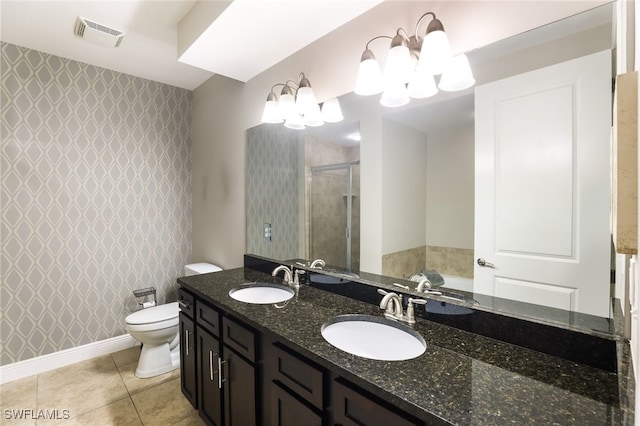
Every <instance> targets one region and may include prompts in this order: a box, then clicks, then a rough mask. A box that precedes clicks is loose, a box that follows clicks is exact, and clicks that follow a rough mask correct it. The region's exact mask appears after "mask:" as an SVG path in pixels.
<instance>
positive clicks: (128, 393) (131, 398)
mask: <svg viewBox="0 0 640 426" xmlns="http://www.w3.org/2000/svg"><path fill="white" fill-rule="evenodd" d="M111 359H112V360H113V363H114V364H115V366H116V370H118V375H119V376H120V380H122V384H123V385H124V388H125V389H126V390H127V395H128V397H129V401H131V405H132V406H133V409H134V410H135V411H136V416H138V421H139V422H140V424H141V425H143V426H144V422H143V421H142V417H141V416H140V412H139V411H138V407H137V406H136V403H135V402H134V401H133V397H132V395H131V391H130V390H129V387H128V386H127V383H126V382H125V381H124V377H123V376H122V372H121V371H120V367H118V363H116V360H115V359H114V358H113V354H111Z"/></svg>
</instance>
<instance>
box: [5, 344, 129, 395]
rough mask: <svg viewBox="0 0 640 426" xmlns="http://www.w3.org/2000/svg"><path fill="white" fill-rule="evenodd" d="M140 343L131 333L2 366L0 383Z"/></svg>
mask: <svg viewBox="0 0 640 426" xmlns="http://www.w3.org/2000/svg"><path fill="white" fill-rule="evenodd" d="M138 345H140V342H138V341H137V340H136V339H134V338H133V337H131V335H130V334H123V335H122V336H116V337H112V338H110V339H106V340H100V341H99V342H93V343H89V344H86V345H82V346H76V347H75V348H70V349H65V350H62V351H59V352H54V353H52V354H47V355H42V356H38V357H35V358H31V359H27V360H24V361H18V362H15V363H13V364H7V365H3V366H0V384H4V383H9V382H13V381H14V380H18V379H22V378H24V377H29V376H33V375H34V374H40V373H44V372H45V371H50V370H55V369H56V368H60V367H64V366H67V365H70V364H74V363H76V362H80V361H84V360H87V359H91V358H95V357H98V356H102V355H108V354H110V353H113V352H118V351H121V350H124V349H129V348H132V347H134V346H138Z"/></svg>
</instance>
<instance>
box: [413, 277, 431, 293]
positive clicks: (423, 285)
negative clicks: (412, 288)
mask: <svg viewBox="0 0 640 426" xmlns="http://www.w3.org/2000/svg"><path fill="white" fill-rule="evenodd" d="M430 288H431V281H429V280H428V279H426V278H423V279H421V280H420V282H419V283H418V287H416V291H419V292H423V291H425V290H429V289H430Z"/></svg>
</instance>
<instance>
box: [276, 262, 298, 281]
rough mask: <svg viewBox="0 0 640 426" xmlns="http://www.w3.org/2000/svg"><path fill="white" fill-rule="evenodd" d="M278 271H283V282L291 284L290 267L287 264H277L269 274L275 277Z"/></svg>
mask: <svg viewBox="0 0 640 426" xmlns="http://www.w3.org/2000/svg"><path fill="white" fill-rule="evenodd" d="M280 271H284V281H283V282H284V283H285V284H287V285H292V284H293V274H292V272H291V269H289V268H288V267H287V266H284V265H280V266H278V267H277V268H276V269H274V270H273V272H272V273H271V275H273V276H274V277H275V276H277V275H278V273H279V272H280ZM296 278H297V277H296Z"/></svg>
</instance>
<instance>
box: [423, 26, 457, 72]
mask: <svg viewBox="0 0 640 426" xmlns="http://www.w3.org/2000/svg"><path fill="white" fill-rule="evenodd" d="M451 58H452V54H451V45H450V44H449V38H448V37H447V34H446V33H445V32H444V31H431V32H430V33H428V34H427V35H426V36H425V38H424V40H423V41H422V50H421V51H420V61H419V64H418V66H424V67H427V69H428V70H429V72H430V73H431V74H433V75H438V74H442V72H443V71H444V70H445V68H446V67H447V65H448V63H449V61H451Z"/></svg>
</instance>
